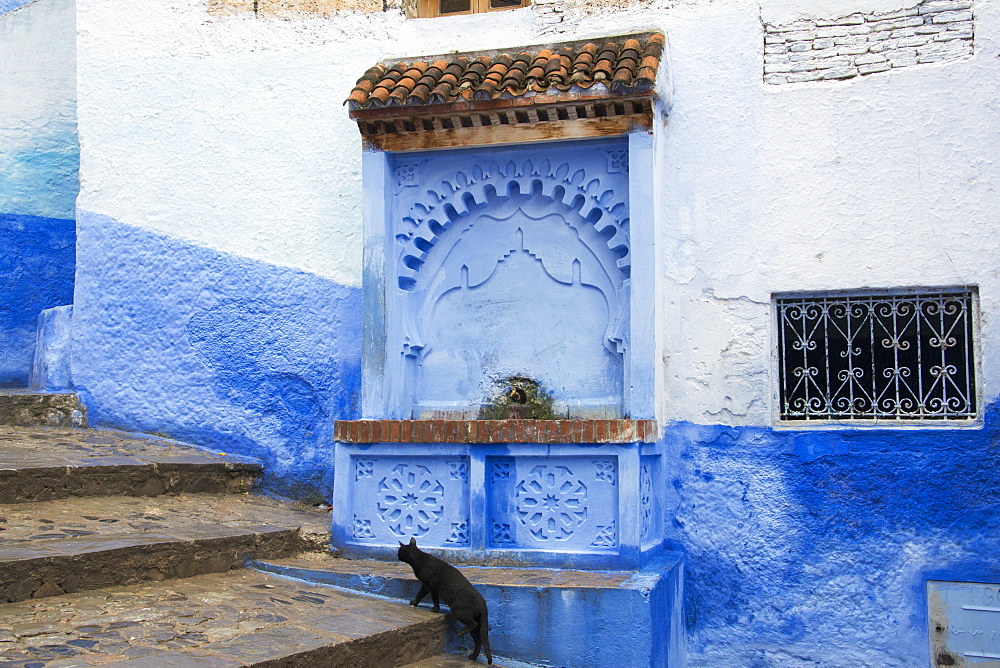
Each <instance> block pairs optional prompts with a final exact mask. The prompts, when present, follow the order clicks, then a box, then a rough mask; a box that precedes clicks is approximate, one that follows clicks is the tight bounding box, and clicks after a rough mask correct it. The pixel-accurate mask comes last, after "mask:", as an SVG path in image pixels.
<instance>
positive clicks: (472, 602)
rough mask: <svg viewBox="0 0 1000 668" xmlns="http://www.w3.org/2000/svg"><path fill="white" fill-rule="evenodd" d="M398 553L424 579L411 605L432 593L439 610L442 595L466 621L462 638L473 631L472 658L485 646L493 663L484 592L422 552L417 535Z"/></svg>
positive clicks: (418, 602)
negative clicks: (481, 592)
mask: <svg viewBox="0 0 1000 668" xmlns="http://www.w3.org/2000/svg"><path fill="white" fill-rule="evenodd" d="M396 556H397V557H398V558H399V560H400V561H403V562H406V563H408V564H409V565H410V566H411V567H412V568H413V574H414V575H416V576H417V579H418V580H420V591H418V592H417V595H416V597H415V598H414V599H413V600H412V601H410V605H419V604H420V601H422V600H423V598H424V596H426V595H427V594H430V595H431V600H432V601H434V608H433V610H434V612H438V611H440V609H441V606H440V604H439V601H438V597H439V596H440V598H441V599H443V600H444V602H445V604H447V606H448V607H449V608H451V615H452V617H454V618H455V619H457V620H458V621H460V622H462V623H463V624H465V628H464V629H462V630H461V631H459V632H458V635H459V637H461V636H464V635H465V634H466V633H469V634H471V635H472V640H473V641H474V642H475V643H476V646H475V647H474V648H473V649H472V654H470V655H469V658H470V659H472V660H473V661H475V660H476V659H477V658H479V648H480V647H482V648H483V649H485V650H486V662H487V663H490V664H492V663H493V654H492V652H490V639H489V631H490V624H489V618H488V616H487V613H486V601H484V600H483V596H482V594H480V593H479V592H478V591H476V588H475V587H473V586H472V583H471V582H469V581H468V580H467V579H466V578H465V576H464V575H462V573H461V572H459V570H458V569H457V568H455V567H454V566H452V565H451V564H448V563H445V562H444V561H442V560H440V559H438V558H437V557H435V556H434V555H432V554H427V553H426V552H422V551H421V550H420V548H418V547H417V539H416V538H411V539H410V543H409V545H404V544H403V543H400V544H399V551H398V552H397V553H396Z"/></svg>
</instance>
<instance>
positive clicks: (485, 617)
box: [477, 610, 493, 665]
mask: <svg viewBox="0 0 1000 668" xmlns="http://www.w3.org/2000/svg"><path fill="white" fill-rule="evenodd" d="M477 621H478V622H479V630H480V632H481V633H480V635H481V636H482V639H483V650H485V651H486V663H488V664H490V665H492V664H493V652H491V651H490V615H489V612H488V611H487V610H483V612H482V614H481V615H479V619H478V620H477Z"/></svg>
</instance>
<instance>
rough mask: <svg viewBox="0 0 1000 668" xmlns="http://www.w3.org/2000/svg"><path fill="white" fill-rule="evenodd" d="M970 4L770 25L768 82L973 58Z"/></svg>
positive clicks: (931, 4)
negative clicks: (967, 57)
mask: <svg viewBox="0 0 1000 668" xmlns="http://www.w3.org/2000/svg"><path fill="white" fill-rule="evenodd" d="M972 41H973V12H972V2H969V1H968V0H925V2H921V3H920V4H918V5H916V6H915V7H911V8H910V9H903V10H900V11H896V12H892V13H890V14H851V15H850V16H844V17H842V18H839V19H832V20H829V21H827V20H819V19H814V20H809V21H805V20H803V21H796V22H795V23H789V24H786V25H771V24H765V25H764V81H765V82H766V83H769V84H787V83H796V82H800V81H822V80H837V79H850V78H852V77H856V76H864V75H866V74H874V73H876V72H885V71H887V70H890V69H894V68H898V67H908V66H910V65H918V64H922V63H936V62H941V61H944V60H955V59H957V58H963V57H966V56H971V55H972Z"/></svg>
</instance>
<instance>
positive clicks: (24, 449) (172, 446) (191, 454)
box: [0, 426, 256, 468]
mask: <svg viewBox="0 0 1000 668" xmlns="http://www.w3.org/2000/svg"><path fill="white" fill-rule="evenodd" d="M108 458H126V460H128V459H136V460H140V461H154V462H164V461H170V460H171V459H172V458H182V459H183V460H184V461H198V460H203V461H205V462H215V461H228V462H231V463H234V464H235V463H240V462H242V463H251V462H253V463H256V460H254V459H252V458H249V457H242V456H240V455H234V454H229V453H225V452H221V451H219V452H213V451H209V450H204V449H201V448H196V447H194V446H192V445H188V444H185V443H180V442H178V441H173V440H170V439H165V438H157V437H155V436H150V437H143V436H137V435H134V434H126V433H124V432H119V431H113V430H108V429H75V428H72V427H11V426H0V466H2V467H3V468H7V467H8V466H11V465H15V466H16V465H23V466H73V465H81V464H97V463H103V462H100V461H95V460H101V459H108Z"/></svg>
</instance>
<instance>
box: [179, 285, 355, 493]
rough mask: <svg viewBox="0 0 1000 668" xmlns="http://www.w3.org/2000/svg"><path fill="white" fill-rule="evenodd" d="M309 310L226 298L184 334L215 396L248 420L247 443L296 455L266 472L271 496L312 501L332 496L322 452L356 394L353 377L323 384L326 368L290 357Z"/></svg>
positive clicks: (196, 319)
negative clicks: (273, 445)
mask: <svg viewBox="0 0 1000 668" xmlns="http://www.w3.org/2000/svg"><path fill="white" fill-rule="evenodd" d="M307 310H308V309H307V307H305V306H302V305H281V304H276V303H273V302H270V301H266V300H251V299H228V300H225V301H223V302H221V303H219V304H217V305H215V306H213V307H212V308H209V309H205V310H202V311H200V312H198V313H196V314H195V315H194V316H192V317H191V319H190V320H189V322H188V326H187V330H188V341H189V343H190V344H191V346H192V347H193V348H194V350H195V351H196V353H197V355H198V357H199V358H200V359H201V360H202V362H203V363H204V364H205V365H206V366H207V367H208V368H210V369H211V370H212V371H213V372H214V374H215V385H214V388H213V390H214V392H215V394H216V395H217V396H218V397H219V398H221V399H224V400H225V401H227V402H229V403H231V404H232V405H233V406H234V407H235V408H242V409H243V410H245V411H248V412H250V413H252V414H253V415H254V418H255V419H253V420H249V421H247V422H246V429H247V432H248V436H249V437H250V440H251V441H253V442H269V441H273V440H275V439H278V440H280V441H282V442H283V443H284V444H285V445H287V446H289V447H290V448H291V449H294V450H296V451H297V452H298V454H297V455H296V456H295V457H294V458H293V461H286V462H284V463H283V465H282V469H285V470H284V471H280V472H279V471H273V470H271V469H272V468H273V467H269V470H268V474H267V475H268V478H267V479H266V481H265V484H266V486H267V487H268V488H269V491H272V492H274V493H277V494H279V495H281V496H287V497H289V498H298V499H302V500H310V501H316V502H318V501H320V500H321V499H319V498H314V497H316V496H317V494H319V495H322V496H325V494H324V492H323V491H321V490H330V489H332V473H333V472H332V466H330V465H331V464H332V456H331V459H330V461H329V462H328V463H327V462H324V461H323V457H322V453H321V451H322V449H323V448H324V447H325V446H328V445H330V444H332V438H333V436H332V434H333V420H334V419H336V418H342V417H346V416H353V415H354V414H356V413H357V401H358V393H359V387H358V386H357V383H358V375H357V374H349V375H348V377H343V376H341V377H338V378H334V377H326V376H328V375H329V372H330V371H331V370H330V369H328V368H324V365H322V364H321V363H318V362H317V361H316V360H309V359H303V356H302V354H301V351H299V350H296V344H297V343H299V339H300V338H301V332H300V331H299V330H300V329H301V328H302V323H303V322H308V321H309V320H310V318H309V317H308V313H307V312H306V311H307ZM334 373H335V375H340V374H336V372H334ZM310 379H311V380H310ZM320 379H322V381H325V382H319V381H320ZM317 385H319V386H318V387H317ZM251 449H256V448H254V447H253V446H251ZM257 456H262V458H264V459H265V460H267V459H271V457H269V456H268V455H267V454H266V453H258V454H257ZM313 459H318V460H317V461H311V460H313ZM290 473H292V475H289V474H290ZM326 500H327V501H328V500H329V499H326Z"/></svg>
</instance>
